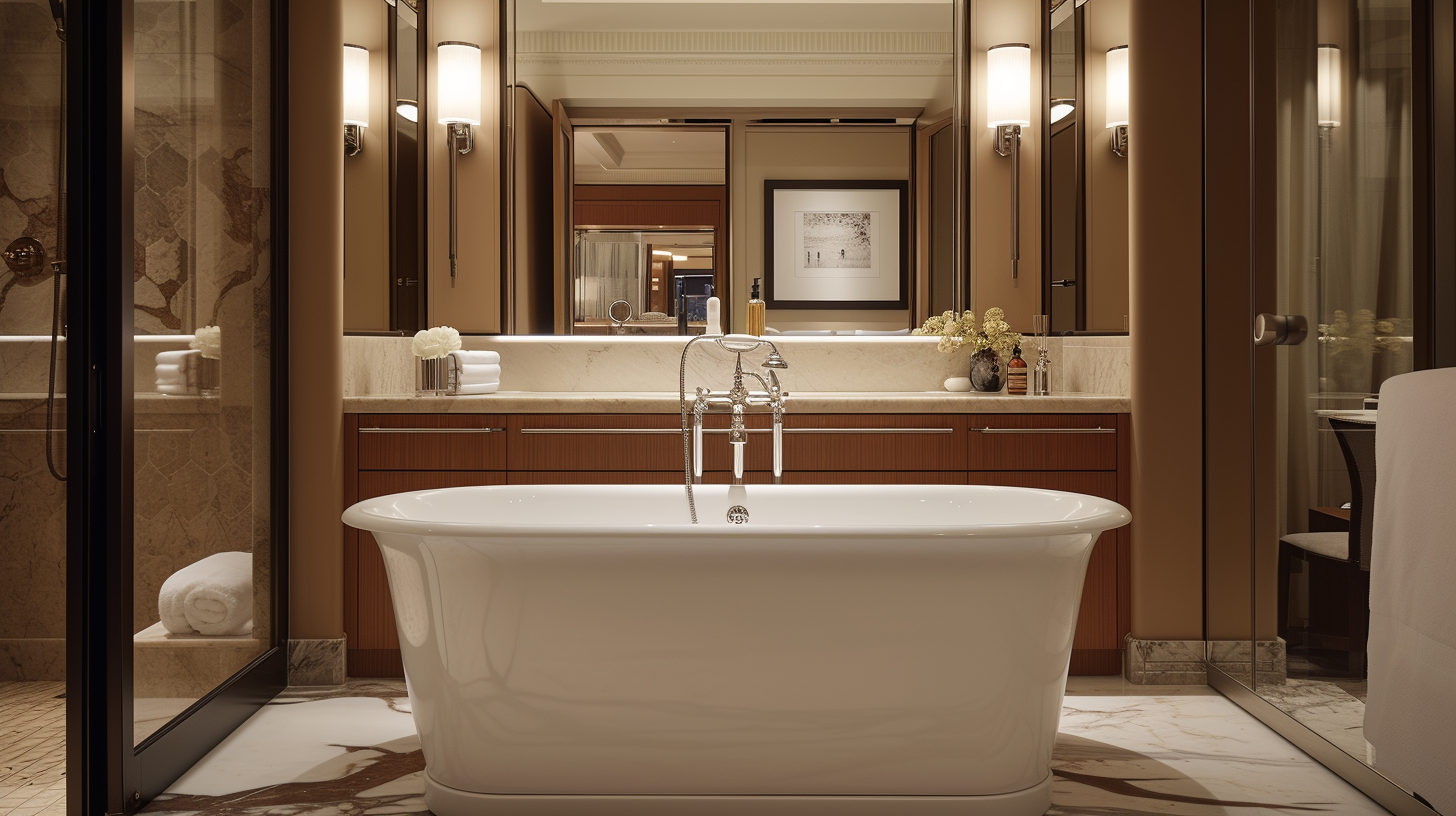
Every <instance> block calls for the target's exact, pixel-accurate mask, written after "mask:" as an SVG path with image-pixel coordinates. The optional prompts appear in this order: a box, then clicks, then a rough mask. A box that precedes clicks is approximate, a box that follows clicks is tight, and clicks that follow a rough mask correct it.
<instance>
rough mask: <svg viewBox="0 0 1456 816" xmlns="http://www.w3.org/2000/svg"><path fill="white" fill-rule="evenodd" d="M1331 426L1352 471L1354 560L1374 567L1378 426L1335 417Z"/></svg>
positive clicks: (1351, 505) (1351, 518)
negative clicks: (1371, 557) (1371, 555)
mask: <svg viewBox="0 0 1456 816" xmlns="http://www.w3.org/2000/svg"><path fill="white" fill-rule="evenodd" d="M1330 428H1332V429H1333V430H1334V432H1335V439H1336V440H1337V441H1339V443H1340V452H1341V453H1343V454H1344V455H1345V469H1346V470H1348V471H1350V560H1351V561H1354V560H1356V559H1359V561H1360V569H1363V570H1365V571H1367V572H1368V571H1369V570H1370V544H1371V541H1372V540H1373V539H1374V532H1375V426H1374V425H1368V424H1365V423H1362V422H1346V421H1345V420H1342V419H1331V420H1330Z"/></svg>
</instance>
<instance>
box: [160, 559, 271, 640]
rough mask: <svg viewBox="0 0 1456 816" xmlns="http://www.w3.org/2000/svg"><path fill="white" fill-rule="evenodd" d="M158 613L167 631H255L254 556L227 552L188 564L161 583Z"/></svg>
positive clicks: (206, 633)
mask: <svg viewBox="0 0 1456 816" xmlns="http://www.w3.org/2000/svg"><path fill="white" fill-rule="evenodd" d="M157 611H158V612H159V613H161V616H162V625H163V626H164V627H166V628H167V631H168V632H173V633H175V634H179V635H180V634H191V633H192V632H198V633H200V634H204V635H246V634H248V633H249V632H251V631H252V630H253V556H252V554H251V553H245V552H224V553H217V554H216V555H209V556H208V557H206V558H204V559H202V560H201V561H198V562H196V563H194V564H189V565H188V566H185V567H183V568H182V569H180V570H177V571H176V572H175V573H173V574H172V577H170V578H168V579H167V580H166V581H164V582H163V583H162V591H161V593H160V594H159V595H158V596H157Z"/></svg>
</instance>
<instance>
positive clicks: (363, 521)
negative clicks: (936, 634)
mask: <svg viewBox="0 0 1456 816" xmlns="http://www.w3.org/2000/svg"><path fill="white" fill-rule="evenodd" d="M746 487H747V488H751V489H753V490H755V491H764V490H776V491H777V490H785V489H787V490H788V491H797V490H800V489H814V488H821V489H823V488H832V489H835V490H843V489H850V490H854V489H863V488H874V489H876V490H881V491H884V490H888V491H890V492H892V493H896V492H898V493H906V494H911V493H914V492H916V491H924V490H928V489H930V490H936V491H946V490H954V491H971V492H981V493H989V492H998V493H999V492H1006V491H1012V492H1016V493H1023V494H1038V495H1045V496H1051V497H1059V496H1077V497H1080V498H1083V499H1088V500H1091V501H1092V502H1093V503H1094V510H1093V512H1090V513H1088V514H1087V515H1084V516H1079V517H1077V518H1073V519H1057V520H1046V521H1030V520H1021V521H1016V522H1012V523H1006V524H987V523H979V524H957V525H944V524H915V523H913V519H907V521H906V523H897V524H877V525H817V526H808V525H784V524H774V525H770V524H758V525H755V524H753V523H751V522H750V523H748V524H742V525H729V524H721V523H716V522H715V523H709V524H692V523H691V522H687V521H684V522H677V523H672V524H653V523H642V522H637V523H632V524H607V523H602V522H596V523H592V522H588V523H580V524H564V523H561V522H560V521H555V520H553V521H550V522H543V523H540V524H500V523H491V522H477V521H433V520H430V519H420V518H405V517H400V516H398V515H385V514H383V513H380V512H378V510H377V508H378V507H379V506H380V503H382V502H384V501H386V500H390V499H393V498H394V497H415V496H423V495H434V494H439V493H464V492H485V493H493V492H502V491H516V492H528V491H530V492H537V491H544V492H547V493H552V492H561V493H569V492H571V491H581V490H594V489H601V488H614V489H617V488H628V489H632V490H634V491H635V490H644V489H654V490H659V491H662V492H666V491H667V490H682V489H683V487H682V486H681V485H466V486H460V487H444V488H432V489H428V490H411V491H404V492H400V493H391V494H388V495H384V496H378V497H375V498H372V499H365V500H363V501H360V502H356V503H355V504H354V505H352V506H350V507H349V508H348V509H346V510H345V511H344V513H343V516H342V520H343V522H344V523H345V524H347V525H349V526H350V527H354V528H355V529H359V530H364V531H367V532H371V533H394V534H403V535H418V536H442V537H443V536H449V537H492V538H560V537H563V536H575V535H583V536H588V537H591V538H606V539H635V540H639V541H640V540H641V539H642V538H643V537H644V536H647V537H651V538H667V537H672V536H691V537H693V538H697V539H703V538H709V539H718V538H743V537H760V538H762V537H773V538H789V539H796V538H837V539H873V538H886V537H891V538H900V539H903V538H906V537H915V538H967V539H969V538H1040V537H1049V536H1064V535H1079V534H1089V533H1090V534H1100V533H1103V532H1106V531H1108V530H1114V529H1117V528H1119V527H1122V526H1125V525H1127V524H1129V523H1131V521H1132V513H1131V512H1130V511H1129V510H1128V509H1127V508H1125V507H1123V506H1122V505H1121V504H1118V503H1117V502H1115V501H1113V500H1111V499H1104V498H1102V497H1100V496H1093V495H1090V494H1086V493H1072V492H1069V491H1065V490H1048V489H1045V488H1038V487H1012V486H1003V485H747V486H746ZM694 490H696V491H700V492H706V493H717V492H720V491H728V490H730V486H728V485H695V486H694ZM681 500H682V504H683V507H682V509H683V515H684V516H686V515H687V499H686V496H683V497H682V499H681ZM700 510H701V508H700ZM700 515H701V513H700Z"/></svg>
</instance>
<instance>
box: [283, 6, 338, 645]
mask: <svg viewBox="0 0 1456 816" xmlns="http://www.w3.org/2000/svg"><path fill="white" fill-rule="evenodd" d="M289 28H290V30H291V31H292V32H293V36H291V37H290V38H289V43H290V46H289V60H290V61H291V65H290V74H291V76H290V82H289V101H288V104H289V121H288V142H289V157H288V160H289V163H288V166H289V183H288V190H289V202H288V207H289V222H290V223H289V258H288V263H289V276H288V287H289V292H288V298H289V302H290V303H291V304H292V306H291V308H290V310H289V333H290V334H289V344H290V355H291V357H292V360H291V362H290V369H289V403H290V404H289V425H290V427H289V436H290V446H289V479H290V489H289V504H290V507H289V512H290V517H289V539H290V543H289V561H290V573H289V581H290V591H289V631H288V636H289V637H290V638H294V639H298V638H339V637H343V635H344V543H343V541H344V538H343V528H342V526H341V525H340V523H339V513H340V512H342V506H343V502H344V474H343V467H344V465H343V446H342V442H343V420H344V402H343V394H344V375H343V332H344V325H343V324H344V309H343V300H344V292H343V271H344V151H343V147H342V134H341V132H340V131H341V127H342V126H341V124H340V123H341V122H342V121H343V115H344V113H343V100H342V98H341V96H340V93H339V88H340V87H342V85H343V70H344V69H343V59H342V57H341V53H342V49H343V47H344V34H343V14H342V9H341V4H340V0H310V1H309V2H307V3H294V4H292V5H291V6H290V7H289Z"/></svg>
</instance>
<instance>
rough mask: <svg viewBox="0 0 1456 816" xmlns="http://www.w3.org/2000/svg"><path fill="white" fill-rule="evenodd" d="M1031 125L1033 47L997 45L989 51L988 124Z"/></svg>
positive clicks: (987, 67)
mask: <svg viewBox="0 0 1456 816" xmlns="http://www.w3.org/2000/svg"><path fill="white" fill-rule="evenodd" d="M1030 124H1031V46H1029V45H1027V44H1025V43H1006V44H1004V45H993V46H991V48H990V50H988V51H987V52H986V126H987V127H1000V126H1002V125H1030Z"/></svg>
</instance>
